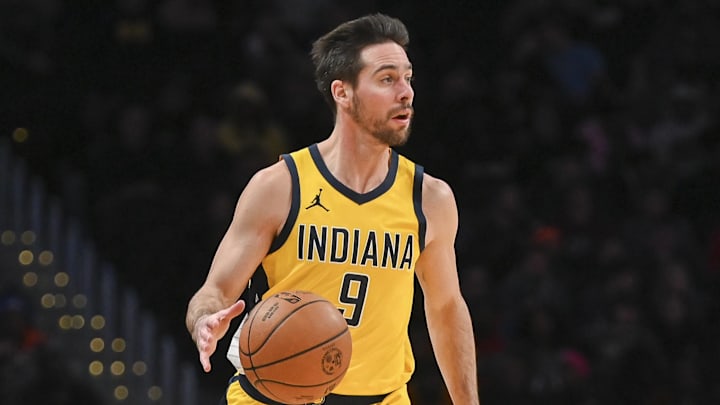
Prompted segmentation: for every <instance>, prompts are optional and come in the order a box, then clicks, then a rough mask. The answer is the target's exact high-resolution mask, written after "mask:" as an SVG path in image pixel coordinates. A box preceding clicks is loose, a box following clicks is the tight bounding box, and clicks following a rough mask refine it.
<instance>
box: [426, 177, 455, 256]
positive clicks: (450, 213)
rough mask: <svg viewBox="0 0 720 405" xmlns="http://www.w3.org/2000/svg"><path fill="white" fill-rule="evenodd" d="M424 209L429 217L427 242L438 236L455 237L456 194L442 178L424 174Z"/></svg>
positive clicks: (427, 217)
mask: <svg viewBox="0 0 720 405" xmlns="http://www.w3.org/2000/svg"><path fill="white" fill-rule="evenodd" d="M422 210H423V214H424V215H425V218H426V219H427V225H428V227H427V239H426V240H427V243H430V242H432V241H433V240H435V239H437V238H449V239H454V237H455V233H456V232H457V227H458V212H457V204H456V202H455V194H454V193H453V190H452V188H451V187H450V185H449V184H448V183H447V182H445V181H444V180H442V179H439V178H437V177H433V176H431V175H429V174H427V173H425V174H423V182H422Z"/></svg>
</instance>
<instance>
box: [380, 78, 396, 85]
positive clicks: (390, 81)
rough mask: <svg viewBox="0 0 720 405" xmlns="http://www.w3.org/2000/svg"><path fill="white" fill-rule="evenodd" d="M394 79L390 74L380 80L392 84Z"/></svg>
mask: <svg viewBox="0 0 720 405" xmlns="http://www.w3.org/2000/svg"><path fill="white" fill-rule="evenodd" d="M393 81H394V80H393V78H392V77H390V76H384V77H383V78H381V79H380V82H382V83H387V84H390V83H392V82H393Z"/></svg>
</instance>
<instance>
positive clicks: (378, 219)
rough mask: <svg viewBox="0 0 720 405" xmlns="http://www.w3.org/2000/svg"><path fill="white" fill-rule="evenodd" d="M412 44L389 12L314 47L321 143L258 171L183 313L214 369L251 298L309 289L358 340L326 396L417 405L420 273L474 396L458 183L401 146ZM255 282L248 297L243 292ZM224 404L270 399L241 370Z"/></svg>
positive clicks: (465, 401) (434, 326)
mask: <svg viewBox="0 0 720 405" xmlns="http://www.w3.org/2000/svg"><path fill="white" fill-rule="evenodd" d="M407 44H408V33H407V30H406V28H405V26H404V25H403V24H402V22H400V21H399V20H397V19H394V18H390V17H387V16H385V15H370V16H366V17H362V18H359V19H357V20H353V21H349V22H346V23H344V24H341V25H340V26H338V27H337V28H336V29H334V30H333V31H331V32H329V33H328V34H326V35H325V36H323V37H321V38H320V39H318V40H317V41H316V42H315V43H314V44H313V50H312V58H313V63H314V64H315V74H316V81H317V85H318V88H319V90H320V91H321V92H322V94H323V96H324V97H325V98H326V100H327V101H328V103H329V104H330V106H331V108H332V110H333V113H334V115H335V126H334V129H333V131H332V133H331V134H330V136H329V137H328V138H327V139H325V140H323V141H322V142H319V143H317V144H314V145H311V146H310V147H308V148H305V149H302V150H300V151H297V152H294V153H292V154H290V155H283V156H282V159H281V160H280V161H279V162H278V163H275V164H273V165H272V166H269V167H267V168H265V169H263V170H260V171H259V172H258V173H256V174H255V175H254V176H253V178H252V179H251V180H250V181H249V183H248V184H247V186H246V188H245V190H244V191H243V193H242V194H241V196H240V198H239V200H238V203H237V207H236V210H235V214H234V217H233V220H232V222H231V224H230V227H229V229H228V230H227V233H226V234H225V236H224V238H223V239H222V241H221V242H220V246H219V247H218V250H217V252H216V255H215V258H214V260H213V263H212V265H211V268H210V272H209V274H208V276H207V280H206V281H205V283H204V284H203V286H202V287H201V288H200V290H199V291H198V292H197V293H196V294H195V295H194V296H193V298H192V299H191V300H190V303H189V307H188V312H187V327H188V330H189V331H190V333H191V334H192V337H193V339H194V340H195V342H196V344H197V347H198V351H199V353H200V362H201V364H202V366H203V368H204V369H205V371H206V372H208V371H210V368H211V366H210V360H209V358H210V356H211V355H212V354H213V352H214V351H215V349H216V345H217V341H218V340H219V339H221V338H222V337H223V336H224V335H225V333H226V332H227V330H228V328H229V324H230V321H231V320H232V319H233V318H234V317H236V316H238V315H239V314H240V313H241V312H243V310H244V309H245V301H248V303H249V304H251V303H252V301H253V296H256V294H260V293H263V295H262V297H268V296H270V295H273V294H276V293H278V292H280V291H285V290H307V291H313V292H315V293H317V294H320V295H322V296H324V297H325V298H326V299H328V300H330V301H331V302H333V303H334V304H335V305H337V307H338V309H339V310H340V311H341V312H342V313H343V315H344V316H345V318H346V319H347V322H348V325H349V327H350V330H351V335H352V338H353V355H352V359H351V362H350V366H349V369H348V372H347V374H346V375H345V378H344V379H343V380H342V381H341V382H340V384H339V385H338V386H337V387H336V388H335V389H334V390H333V393H332V394H331V395H329V396H327V397H326V398H325V404H330V405H332V404H367V405H370V404H383V405H405V404H410V398H409V396H408V393H407V387H406V383H407V382H408V380H409V379H410V377H411V375H412V372H413V370H414V360H413V356H412V351H411V348H410V341H409V338H408V333H407V328H408V323H409V319H410V312H411V309H412V301H413V299H412V297H413V288H414V277H415V275H417V277H418V280H419V282H420V285H421V287H422V290H423V293H424V297H425V315H426V318H427V324H428V329H429V333H430V338H431V341H432V344H433V349H434V353H435V356H436V359H437V361H438V364H439V366H440V370H441V372H442V375H443V378H444V380H445V382H446V384H447V388H448V391H449V393H450V397H451V398H452V401H453V403H454V404H456V405H477V404H479V399H478V393H477V377H476V375H477V373H476V363H475V347H474V338H473V332H472V326H471V321H470V315H469V311H468V308H467V305H466V303H465V301H464V299H463V297H462V295H461V292H460V287H459V282H458V276H457V268H456V262H455V250H454V242H455V235H456V232H457V226H458V213H457V207H456V204H455V200H454V196H453V193H452V190H451V189H450V187H449V186H448V185H447V184H446V183H445V182H443V181H441V180H439V179H436V178H434V177H432V176H430V175H428V174H425V173H424V172H423V168H422V167H421V166H419V165H415V164H414V163H413V162H411V161H409V160H407V159H406V158H404V157H402V156H400V155H399V154H397V153H396V152H395V151H394V150H393V149H392V147H393V146H399V145H402V144H404V143H405V141H406V140H407V138H408V136H409V133H410V122H411V119H412V115H413V108H412V102H413V96H414V92H413V89H412V86H411V81H412V66H411V64H410V62H409V60H408V57H407V54H406V51H405V47H406V46H407ZM258 267H259V269H258V271H257V272H256V268H258ZM253 274H254V276H253ZM251 276H252V277H253V280H252V283H250V291H251V294H249V298H248V299H246V300H245V301H244V300H238V297H239V296H240V295H241V293H242V292H243V290H245V289H246V287H248V283H249V281H250V279H251ZM264 284H265V285H266V286H267V287H269V289H268V290H266V291H262V290H263V288H262V287H264ZM258 289H260V291H257V290H258ZM246 297H248V296H246ZM226 401H227V404H229V405H245V404H262V403H266V404H274V402H273V401H271V400H270V399H268V398H264V397H263V396H262V395H261V394H260V393H259V392H257V390H254V389H253V387H252V386H251V385H250V384H249V383H248V382H247V379H245V378H244V376H243V374H242V370H240V372H239V373H238V374H236V375H235V376H234V377H233V379H231V384H230V386H229V388H228V391H227V394H226Z"/></svg>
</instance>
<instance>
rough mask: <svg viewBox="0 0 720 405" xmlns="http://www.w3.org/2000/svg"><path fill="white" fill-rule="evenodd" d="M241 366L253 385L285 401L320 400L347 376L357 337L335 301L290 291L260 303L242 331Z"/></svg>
mask: <svg viewBox="0 0 720 405" xmlns="http://www.w3.org/2000/svg"><path fill="white" fill-rule="evenodd" d="M239 347H240V350H239V351H240V364H241V365H242V367H243V369H244V370H245V376H246V377H247V379H248V380H249V381H250V383H251V384H252V385H253V386H254V387H255V388H256V389H257V390H258V391H259V392H260V393H261V394H263V395H265V396H266V397H268V398H269V399H272V400H274V401H277V402H281V403H283V404H291V405H294V404H306V403H310V402H315V401H318V400H321V399H322V398H323V397H325V396H326V395H327V394H329V393H330V391H331V390H332V389H333V388H335V386H337V384H338V383H339V382H340V380H341V379H342V378H343V376H345V372H346V371H347V368H348V365H349V364H350V356H351V355H352V340H351V338H350V330H349V329H348V326H347V322H346V321H345V318H343V316H342V315H341V314H340V311H339V310H338V309H337V308H336V307H335V305H333V304H332V303H331V302H330V301H327V300H326V299H325V298H323V297H321V296H319V295H316V294H314V293H311V292H307V291H285V292H281V293H278V294H275V295H273V296H271V297H268V298H266V299H264V300H262V301H260V302H259V303H258V304H257V306H255V308H253V309H252V311H250V313H249V314H248V316H247V319H246V320H245V322H244V324H243V326H242V330H241V331H240V340H239Z"/></svg>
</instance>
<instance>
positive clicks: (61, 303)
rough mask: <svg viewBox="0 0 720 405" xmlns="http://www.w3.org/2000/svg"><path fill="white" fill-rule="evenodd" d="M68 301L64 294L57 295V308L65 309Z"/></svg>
mask: <svg viewBox="0 0 720 405" xmlns="http://www.w3.org/2000/svg"><path fill="white" fill-rule="evenodd" d="M66 305H67V299H66V298H65V295H63V294H55V308H65V306H66Z"/></svg>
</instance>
